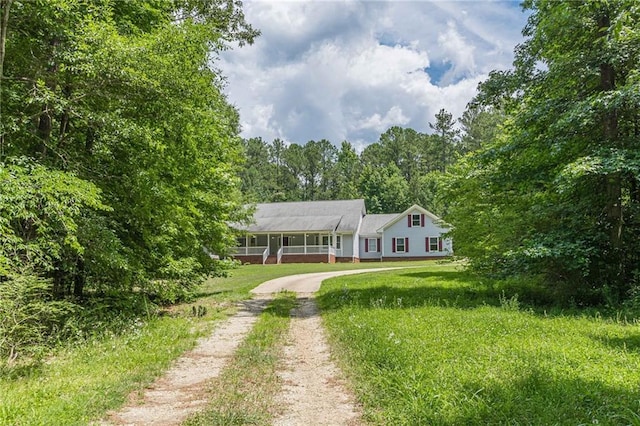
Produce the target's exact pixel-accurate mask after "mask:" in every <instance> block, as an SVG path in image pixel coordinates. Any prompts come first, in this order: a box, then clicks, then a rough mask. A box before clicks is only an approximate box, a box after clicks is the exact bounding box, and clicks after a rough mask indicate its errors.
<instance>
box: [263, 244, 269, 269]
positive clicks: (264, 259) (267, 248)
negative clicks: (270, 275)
mask: <svg viewBox="0 0 640 426" xmlns="http://www.w3.org/2000/svg"><path fill="white" fill-rule="evenodd" d="M268 257H269V247H266V248H265V249H264V251H263V252H262V264H263V265H264V264H265V263H267V258H268Z"/></svg>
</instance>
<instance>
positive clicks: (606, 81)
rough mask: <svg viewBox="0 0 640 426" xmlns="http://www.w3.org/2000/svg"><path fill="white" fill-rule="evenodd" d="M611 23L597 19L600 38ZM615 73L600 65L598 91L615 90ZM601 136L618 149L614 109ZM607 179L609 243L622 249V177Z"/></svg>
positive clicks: (606, 66)
mask: <svg viewBox="0 0 640 426" xmlns="http://www.w3.org/2000/svg"><path fill="white" fill-rule="evenodd" d="M610 25H611V22H610V20H609V16H608V15H607V14H605V15H603V16H600V17H599V18H598V29H599V30H600V34H602V37H606V36H607V34H608V32H609V31H608V30H609V27H610ZM615 76H616V73H615V69H614V68H613V65H611V64H609V63H602V64H600V90H601V91H602V92H610V91H612V90H615V88H616V79H615ZM603 136H604V140H605V143H606V145H607V146H608V147H611V148H617V147H618V141H619V138H618V114H617V111H616V110H615V109H612V110H610V111H608V112H607V113H606V115H605V117H604V121H603ZM606 179H607V182H606V184H607V191H606V197H607V201H606V202H607V206H606V210H607V217H608V219H609V226H610V232H609V242H610V243H611V246H612V247H613V248H616V249H620V248H622V232H623V224H624V218H623V211H622V177H621V176H620V173H618V172H614V173H610V174H609V175H607V177H606Z"/></svg>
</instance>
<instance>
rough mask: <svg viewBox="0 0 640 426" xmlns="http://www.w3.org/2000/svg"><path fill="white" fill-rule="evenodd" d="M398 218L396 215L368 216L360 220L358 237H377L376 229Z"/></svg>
mask: <svg viewBox="0 0 640 426" xmlns="http://www.w3.org/2000/svg"><path fill="white" fill-rule="evenodd" d="M396 216H398V214H397V213H392V214H368V215H366V216H365V217H364V218H362V225H360V235H365V236H366V235H378V229H380V228H381V227H383V226H384V225H385V224H386V223H388V222H390V221H392V220H393V219H395V218H396Z"/></svg>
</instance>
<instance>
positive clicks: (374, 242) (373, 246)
mask: <svg viewBox="0 0 640 426" xmlns="http://www.w3.org/2000/svg"><path fill="white" fill-rule="evenodd" d="M367 251H373V252H377V251H378V239H377V238H367Z"/></svg>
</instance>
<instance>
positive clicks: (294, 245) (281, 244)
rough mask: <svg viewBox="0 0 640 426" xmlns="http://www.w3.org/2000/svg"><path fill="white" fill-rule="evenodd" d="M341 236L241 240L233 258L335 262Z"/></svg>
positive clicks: (248, 237)
mask: <svg viewBox="0 0 640 426" xmlns="http://www.w3.org/2000/svg"><path fill="white" fill-rule="evenodd" d="M341 240H342V239H341V236H340V235H334V234H331V233H304V234H293V233H286V234H285V233H278V234H271V233H269V234H257V235H244V236H241V237H238V247H236V251H235V253H234V254H233V256H234V257H235V258H236V259H238V260H240V261H242V262H245V263H254V264H263V265H264V264H279V263H325V262H326V263H335V262H336V258H339V257H341V256H342V247H341V243H342V241H341Z"/></svg>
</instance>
